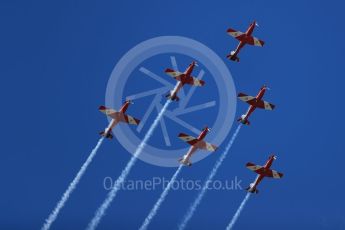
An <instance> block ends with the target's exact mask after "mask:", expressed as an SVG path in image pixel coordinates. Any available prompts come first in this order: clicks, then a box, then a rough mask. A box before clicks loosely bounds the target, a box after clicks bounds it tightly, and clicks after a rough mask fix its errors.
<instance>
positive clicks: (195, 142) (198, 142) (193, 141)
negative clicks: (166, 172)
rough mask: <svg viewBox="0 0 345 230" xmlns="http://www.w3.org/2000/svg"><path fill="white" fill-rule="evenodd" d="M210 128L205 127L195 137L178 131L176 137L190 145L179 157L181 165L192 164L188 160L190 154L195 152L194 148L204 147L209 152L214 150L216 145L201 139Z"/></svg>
mask: <svg viewBox="0 0 345 230" xmlns="http://www.w3.org/2000/svg"><path fill="white" fill-rule="evenodd" d="M210 130H211V129H209V128H208V127H205V128H204V129H203V130H202V131H201V133H200V135H199V136H198V137H197V138H195V137H192V136H189V135H187V134H184V133H180V134H179V135H178V137H179V138H180V139H181V140H183V141H185V142H187V143H188V144H190V145H191V147H190V149H189V150H188V152H187V154H186V155H184V156H183V157H182V158H181V159H179V162H180V163H181V164H183V165H186V166H192V163H191V162H190V158H191V157H192V155H193V154H194V153H195V151H196V150H198V149H204V150H208V151H211V152H214V151H216V150H217V148H218V147H217V146H215V145H212V144H210V143H207V142H206V141H203V139H204V138H205V136H206V135H207V133H208V132H209V131H210Z"/></svg>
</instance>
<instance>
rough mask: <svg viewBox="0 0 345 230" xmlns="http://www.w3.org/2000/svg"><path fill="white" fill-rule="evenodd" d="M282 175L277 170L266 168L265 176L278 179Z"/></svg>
mask: <svg viewBox="0 0 345 230" xmlns="http://www.w3.org/2000/svg"><path fill="white" fill-rule="evenodd" d="M283 175H284V174H283V173H280V172H277V171H275V170H268V171H267V173H266V175H265V176H267V177H272V178H274V179H280V178H282V177H283Z"/></svg>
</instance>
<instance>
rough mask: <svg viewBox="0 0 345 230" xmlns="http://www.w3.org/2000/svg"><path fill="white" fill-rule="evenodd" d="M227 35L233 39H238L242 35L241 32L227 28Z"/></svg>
mask: <svg viewBox="0 0 345 230" xmlns="http://www.w3.org/2000/svg"><path fill="white" fill-rule="evenodd" d="M227 33H228V34H229V35H230V36H231V37H234V38H239V37H240V36H242V35H243V34H244V33H243V32H241V31H237V30H234V29H232V28H229V29H228V30H227Z"/></svg>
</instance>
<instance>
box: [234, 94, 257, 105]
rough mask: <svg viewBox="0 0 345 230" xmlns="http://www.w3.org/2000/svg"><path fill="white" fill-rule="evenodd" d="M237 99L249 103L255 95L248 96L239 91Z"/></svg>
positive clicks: (253, 99)
mask: <svg viewBox="0 0 345 230" xmlns="http://www.w3.org/2000/svg"><path fill="white" fill-rule="evenodd" d="M237 97H238V99H240V100H241V101H244V102H247V103H248V104H250V102H252V101H255V97H253V96H249V95H247V94H244V93H239V94H238V95H237Z"/></svg>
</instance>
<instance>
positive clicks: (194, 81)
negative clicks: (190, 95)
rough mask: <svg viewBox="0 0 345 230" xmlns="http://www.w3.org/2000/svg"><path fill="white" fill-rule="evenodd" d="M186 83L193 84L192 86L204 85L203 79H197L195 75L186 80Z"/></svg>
mask: <svg viewBox="0 0 345 230" xmlns="http://www.w3.org/2000/svg"><path fill="white" fill-rule="evenodd" d="M187 84H190V85H193V86H203V85H205V82H204V81H203V80H199V79H197V78H196V77H191V78H190V80H189V81H188V82H187Z"/></svg>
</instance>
